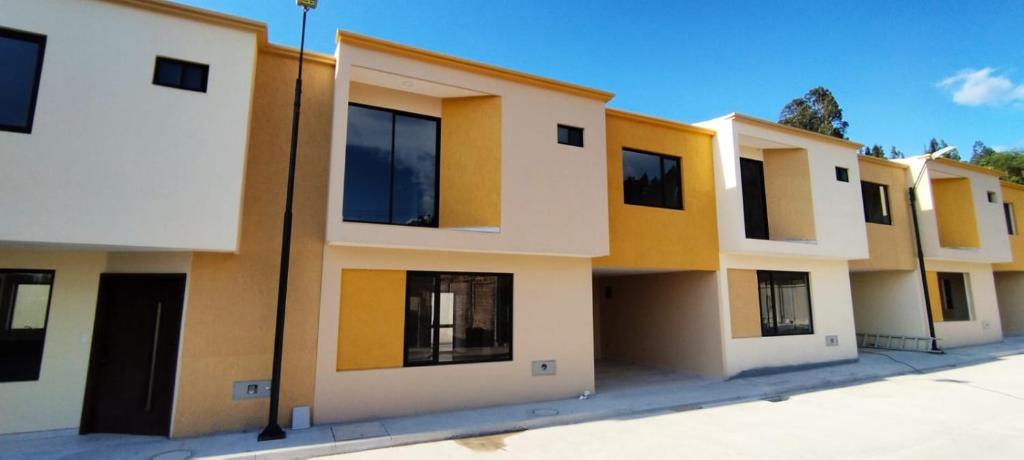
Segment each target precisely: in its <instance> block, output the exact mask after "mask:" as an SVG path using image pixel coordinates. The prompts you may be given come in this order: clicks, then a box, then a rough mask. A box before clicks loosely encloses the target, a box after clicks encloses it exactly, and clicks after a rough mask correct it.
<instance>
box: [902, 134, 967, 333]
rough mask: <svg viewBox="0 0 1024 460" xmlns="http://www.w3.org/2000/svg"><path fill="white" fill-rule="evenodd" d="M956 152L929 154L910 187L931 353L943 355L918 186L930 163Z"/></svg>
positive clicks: (911, 211) (915, 239)
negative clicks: (920, 219) (919, 215)
mask: <svg viewBox="0 0 1024 460" xmlns="http://www.w3.org/2000/svg"><path fill="white" fill-rule="evenodd" d="M955 150H956V147H953V146H949V147H946V148H943V149H941V150H938V151H936V152H934V153H931V154H929V155H928V156H927V157H926V158H925V159H924V164H922V165H921V170H920V171H918V173H917V178H915V179H914V184H913V185H911V186H910V213H911V216H913V220H914V241H915V242H916V243H917V266H918V270H919V271H920V272H921V288H922V289H924V312H925V314H926V315H927V317H928V336H929V338H930V339H931V343H932V345H931V350H930V351H932V352H935V353H941V352H942V350H940V349H939V344H938V339H937V338H936V337H935V318H934V317H933V316H932V299H931V294H930V293H929V292H928V272H926V271H925V267H924V248H923V247H922V245H921V228H920V226H919V225H918V223H917V185H918V183H919V182H921V178H922V177H924V169H925V168H926V167H928V162H929V161H931V160H934V159H936V158H939V157H941V156H943V155H945V154H947V153H950V152H953V151H955Z"/></svg>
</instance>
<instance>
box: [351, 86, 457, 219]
mask: <svg viewBox="0 0 1024 460" xmlns="http://www.w3.org/2000/svg"><path fill="white" fill-rule="evenodd" d="M440 140H441V120H440V119H438V118H435V117H429V116H426V115H418V114H413V113H406V112H399V111H395V110H389V109H382V108H378V107H370V106H365V105H360V104H349V107H348V141H347V145H346V149H345V191H344V193H345V198H344V202H343V203H342V218H343V219H344V220H345V221H346V222H367V223H375V224H394V225H410V226H418V227H437V215H438V172H437V169H438V161H439V157H438V151H439V150H440Z"/></svg>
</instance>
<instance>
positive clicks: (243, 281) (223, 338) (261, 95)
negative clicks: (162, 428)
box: [172, 51, 334, 437]
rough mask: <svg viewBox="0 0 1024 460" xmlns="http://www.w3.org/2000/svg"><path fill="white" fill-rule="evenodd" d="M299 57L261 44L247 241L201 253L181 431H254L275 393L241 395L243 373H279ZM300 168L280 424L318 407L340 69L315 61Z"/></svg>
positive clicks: (184, 361)
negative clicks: (276, 360)
mask: <svg viewBox="0 0 1024 460" xmlns="http://www.w3.org/2000/svg"><path fill="white" fill-rule="evenodd" d="M295 70H296V58H295V56H286V55H281V54H276V53H268V52H266V51H261V52H260V53H259V56H258V64H257V70H256V76H255V79H256V81H255V91H254V94H253V102H252V104H253V105H252V114H251V117H252V121H251V125H250V131H249V141H248V146H249V147H248V159H247V163H246V171H245V190H244V195H243V199H244V202H243V207H242V221H241V228H240V232H241V233H240V238H239V248H238V252H237V253H234V254H224V253H195V254H194V256H193V259H192V272H191V275H190V279H189V289H188V299H187V304H186V307H185V318H184V324H183V328H184V331H183V336H182V343H181V364H180V373H179V381H178V396H177V402H176V408H175V412H174V421H173V427H172V430H173V431H172V435H173V436H175V437H180V436H192V435H197V434H203V433H210V432H216V431H234V430H240V429H254V428H258V427H260V426H261V425H263V424H264V423H266V418H267V403H268V400H267V399H252V400H245V401H233V400H232V399H231V385H232V383H233V382H235V381H237V380H252V379H269V378H270V372H271V365H272V359H273V347H274V323H275V313H276V307H277V279H278V261H279V260H280V250H281V249H280V248H281V213H282V210H283V209H284V190H285V182H286V180H287V175H286V172H287V169H288V144H289V141H290V134H291V116H292V110H291V109H292V99H293V96H294V93H293V91H292V89H293V88H294V82H295ZM304 72H305V75H304V78H303V79H304V82H303V83H304V85H303V104H302V111H303V113H302V127H301V133H302V136H301V137H300V140H299V158H298V163H297V165H296V180H295V204H294V222H293V228H292V253H291V272H290V276H289V284H288V286H289V287H288V314H287V321H286V323H285V340H284V360H283V363H284V367H283V369H282V375H281V388H282V391H281V403H280V409H281V410H280V414H281V415H280V423H281V424H282V425H283V426H288V425H289V424H290V420H291V408H292V407H294V406H312V405H313V388H314V381H315V366H316V354H317V351H316V350H317V348H316V347H317V321H318V317H319V308H320V281H321V276H320V275H321V267H322V263H323V249H324V228H325V224H326V222H325V216H324V209H326V207H327V203H326V199H327V171H328V160H329V153H330V133H331V114H332V110H331V101H332V100H333V84H334V68H333V66H331V65H327V64H324V63H321V62H315V61H307V62H306V66H305V71H304Z"/></svg>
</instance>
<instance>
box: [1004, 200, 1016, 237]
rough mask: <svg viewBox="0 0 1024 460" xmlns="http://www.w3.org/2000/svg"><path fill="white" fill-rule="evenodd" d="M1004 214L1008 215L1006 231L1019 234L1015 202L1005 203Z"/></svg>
mask: <svg viewBox="0 0 1024 460" xmlns="http://www.w3.org/2000/svg"><path fill="white" fill-rule="evenodd" d="M1003 214H1004V215H1005V216H1006V233H1008V234H1010V235H1016V234H1017V222H1016V221H1015V219H1016V215H1015V214H1016V213H1015V212H1014V209H1013V203H1006V202H1004V203H1003Z"/></svg>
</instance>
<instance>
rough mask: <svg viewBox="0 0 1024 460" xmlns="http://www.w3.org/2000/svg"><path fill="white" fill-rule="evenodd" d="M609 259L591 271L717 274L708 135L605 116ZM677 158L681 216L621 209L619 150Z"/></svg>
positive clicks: (630, 207) (628, 117)
mask: <svg viewBox="0 0 1024 460" xmlns="http://www.w3.org/2000/svg"><path fill="white" fill-rule="evenodd" d="M606 114H607V116H606V130H607V146H608V221H609V222H608V224H609V229H608V230H609V238H610V242H609V246H610V249H611V254H610V255H609V256H606V257H598V258H595V259H594V266H597V267H616V268H638V269H671V270H718V223H717V222H718V221H717V216H716V209H715V176H714V164H713V160H712V156H711V134H710V133H707V132H703V131H700V130H697V129H690V128H688V127H687V126H686V125H678V126H676V125H674V124H672V123H669V122H665V121H660V120H645V119H644V118H643V117H640V116H632V115H630V114H623V115H620V114H618V113H617V112H606ZM623 148H631V149H637V150H643V151H647V152H654V153H660V154H664V155H670V156H676V157H680V158H682V161H681V165H682V170H683V210H677V209H662V208H654V207H648V206H635V205H627V204H625V199H624V195H623V183H622V149H623Z"/></svg>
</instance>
